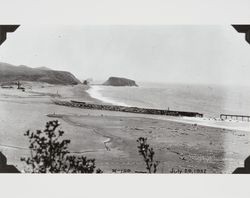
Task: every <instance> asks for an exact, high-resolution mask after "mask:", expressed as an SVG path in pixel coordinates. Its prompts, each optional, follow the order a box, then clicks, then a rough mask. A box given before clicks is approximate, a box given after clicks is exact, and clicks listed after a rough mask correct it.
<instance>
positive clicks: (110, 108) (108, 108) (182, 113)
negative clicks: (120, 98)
mask: <svg viewBox="0 0 250 198" xmlns="http://www.w3.org/2000/svg"><path fill="white" fill-rule="evenodd" d="M53 102H54V103H55V104H56V105H63V106H68V107H76V108H83V109H95V110H106V111H120V112H128V113H139V114H153V115H166V116H177V117H180V116H182V117H183V116H185V117H203V114H201V113H198V112H189V111H173V110H162V109H149V108H139V107H125V106H118V105H106V104H105V105H104V104H93V103H87V102H80V101H75V100H71V101H61V100H53Z"/></svg>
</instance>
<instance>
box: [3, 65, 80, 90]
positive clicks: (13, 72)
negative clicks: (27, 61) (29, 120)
mask: <svg viewBox="0 0 250 198" xmlns="http://www.w3.org/2000/svg"><path fill="white" fill-rule="evenodd" d="M12 81H35V82H46V83H50V84H61V85H74V84H78V83H80V81H79V80H78V79H77V78H76V77H75V76H74V75H73V74H71V73H70V72H66V71H55V70H50V69H44V68H31V67H27V66H24V65H21V66H14V65H11V64H7V63H1V62H0V83H2V82H12Z"/></svg>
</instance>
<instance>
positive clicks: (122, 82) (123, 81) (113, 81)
mask: <svg viewBox="0 0 250 198" xmlns="http://www.w3.org/2000/svg"><path fill="white" fill-rule="evenodd" d="M103 85H106V86H130V87H132V86H135V87H138V85H137V84H136V82H135V81H134V80H130V79H127V78H120V77H110V78H109V79H108V80H107V81H106V82H104V83H103Z"/></svg>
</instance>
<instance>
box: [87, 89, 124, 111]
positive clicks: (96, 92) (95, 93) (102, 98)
mask: <svg viewBox="0 0 250 198" xmlns="http://www.w3.org/2000/svg"><path fill="white" fill-rule="evenodd" d="M101 90H103V87H102V86H99V85H92V86H91V87H90V88H89V89H88V90H87V92H88V94H89V95H90V96H91V97H92V98H95V99H98V100H100V101H102V102H104V103H109V104H113V105H118V106H126V107H129V105H127V104H125V103H123V102H119V101H116V100H114V99H112V98H108V97H105V96H103V95H102V94H101Z"/></svg>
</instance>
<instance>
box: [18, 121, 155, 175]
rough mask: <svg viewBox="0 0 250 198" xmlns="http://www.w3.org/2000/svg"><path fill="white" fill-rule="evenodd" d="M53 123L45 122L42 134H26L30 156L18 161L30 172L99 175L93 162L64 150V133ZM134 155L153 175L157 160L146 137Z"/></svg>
mask: <svg viewBox="0 0 250 198" xmlns="http://www.w3.org/2000/svg"><path fill="white" fill-rule="evenodd" d="M59 126H60V123H59V122H58V121H57V120H54V121H49V122H47V123H46V126H45V129H44V130H43V131H41V130H36V131H35V132H31V131H29V130H28V131H27V132H26V133H25V134H24V135H25V136H27V137H28V139H29V144H30V146H29V149H30V157H28V158H21V160H22V161H24V162H25V163H26V164H27V170H26V172H31V173H103V171H102V170H101V169H99V168H98V169H96V164H95V159H88V158H87V157H86V156H82V155H72V154H71V153H70V151H69V149H68V146H69V144H70V140H68V139H63V134H64V131H62V130H60V129H59V128H58V127H59ZM137 143H138V144H139V145H138V147H137V148H138V152H139V154H140V155H141V156H142V157H143V160H144V162H145V164H146V169H147V171H148V173H156V171H157V166H158V165H159V161H155V160H154V154H155V152H154V150H153V148H151V147H150V146H149V144H147V138H143V137H140V138H138V140H137Z"/></svg>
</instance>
